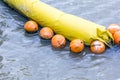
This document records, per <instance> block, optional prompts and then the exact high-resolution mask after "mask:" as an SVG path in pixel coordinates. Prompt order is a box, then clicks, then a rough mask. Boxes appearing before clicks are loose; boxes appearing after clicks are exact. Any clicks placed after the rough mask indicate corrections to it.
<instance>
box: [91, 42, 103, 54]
mask: <svg viewBox="0 0 120 80" xmlns="http://www.w3.org/2000/svg"><path fill="white" fill-rule="evenodd" d="M90 50H91V51H92V52H93V53H95V54H101V53H103V52H104V51H105V44H104V43H103V42H101V41H93V42H92V43H91V44H90Z"/></svg>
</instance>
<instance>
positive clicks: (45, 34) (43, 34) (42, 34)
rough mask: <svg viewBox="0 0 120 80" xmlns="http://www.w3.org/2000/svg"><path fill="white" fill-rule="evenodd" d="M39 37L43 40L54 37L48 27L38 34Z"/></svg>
mask: <svg viewBox="0 0 120 80" xmlns="http://www.w3.org/2000/svg"><path fill="white" fill-rule="evenodd" d="M39 35H40V37H42V38H44V39H51V38H52V37H53V35H54V33H53V30H52V29H50V28H49V27H44V28H42V29H41V30H40V32H39Z"/></svg>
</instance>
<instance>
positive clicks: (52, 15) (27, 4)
mask: <svg viewBox="0 0 120 80" xmlns="http://www.w3.org/2000/svg"><path fill="white" fill-rule="evenodd" d="M4 2H6V3H7V4H8V5H9V6H11V7H12V8H14V9H16V10H17V11H19V12H21V13H22V14H24V15H25V16H27V17H29V18H30V19H33V20H35V21H36V22H38V23H39V24H40V25H41V26H42V27H50V28H51V29H53V30H54V31H55V33H57V34H61V35H64V36H65V37H66V38H67V39H68V40H73V39H81V40H83V41H84V42H85V44H86V45H90V43H91V42H92V41H93V40H100V41H102V42H104V43H105V44H106V45H108V46H111V44H110V43H111V41H113V38H112V36H111V34H110V33H109V32H108V31H107V30H105V27H104V26H101V25H98V24H95V23H93V22H91V21H88V20H85V19H82V18H80V17H77V16H74V15H71V14H67V13H64V12H62V11H60V10H58V9H56V8H53V7H51V6H49V5H47V4H45V3H43V2H41V1H40V0H4Z"/></svg>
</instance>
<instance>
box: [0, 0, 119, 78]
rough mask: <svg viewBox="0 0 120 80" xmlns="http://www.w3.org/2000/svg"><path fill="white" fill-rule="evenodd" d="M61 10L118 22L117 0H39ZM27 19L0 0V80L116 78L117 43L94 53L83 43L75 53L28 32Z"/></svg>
mask: <svg viewBox="0 0 120 80" xmlns="http://www.w3.org/2000/svg"><path fill="white" fill-rule="evenodd" d="M42 1H44V2H45V3H47V4H49V5H51V6H54V7H56V8H58V9H60V10H62V11H64V12H67V13H70V14H73V15H76V16H79V17H82V18H84V19H88V20H90V21H93V22H95V23H97V24H100V25H103V26H106V28H107V26H108V25H110V24H112V23H116V24H120V14H119V13H120V6H119V3H120V0H99V1H97V0H42ZM27 20H28V19H27V18H25V17H23V16H22V15H20V14H19V13H17V12H16V11H15V10H13V9H11V8H9V7H8V6H7V5H5V4H4V3H3V1H2V0H0V80H120V75H119V73H120V61H119V60H120V46H119V45H115V46H114V47H112V48H107V50H106V52H105V53H104V54H102V55H94V54H92V53H91V52H90V50H89V48H88V47H87V48H86V49H85V50H84V51H83V52H82V53H80V54H78V55H75V54H73V53H71V52H70V51H69V47H68V45H69V42H68V43H67V46H66V47H65V49H62V50H56V49H54V48H52V47H51V43H50V41H49V40H43V39H41V38H40V37H39V36H38V32H37V33H34V34H28V33H26V32H25V31H24V29H23V25H24V23H25V22H26V21H27Z"/></svg>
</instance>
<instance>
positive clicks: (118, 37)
mask: <svg viewBox="0 0 120 80" xmlns="http://www.w3.org/2000/svg"><path fill="white" fill-rule="evenodd" d="M113 38H114V42H115V44H120V31H116V32H115V33H114V36H113Z"/></svg>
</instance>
